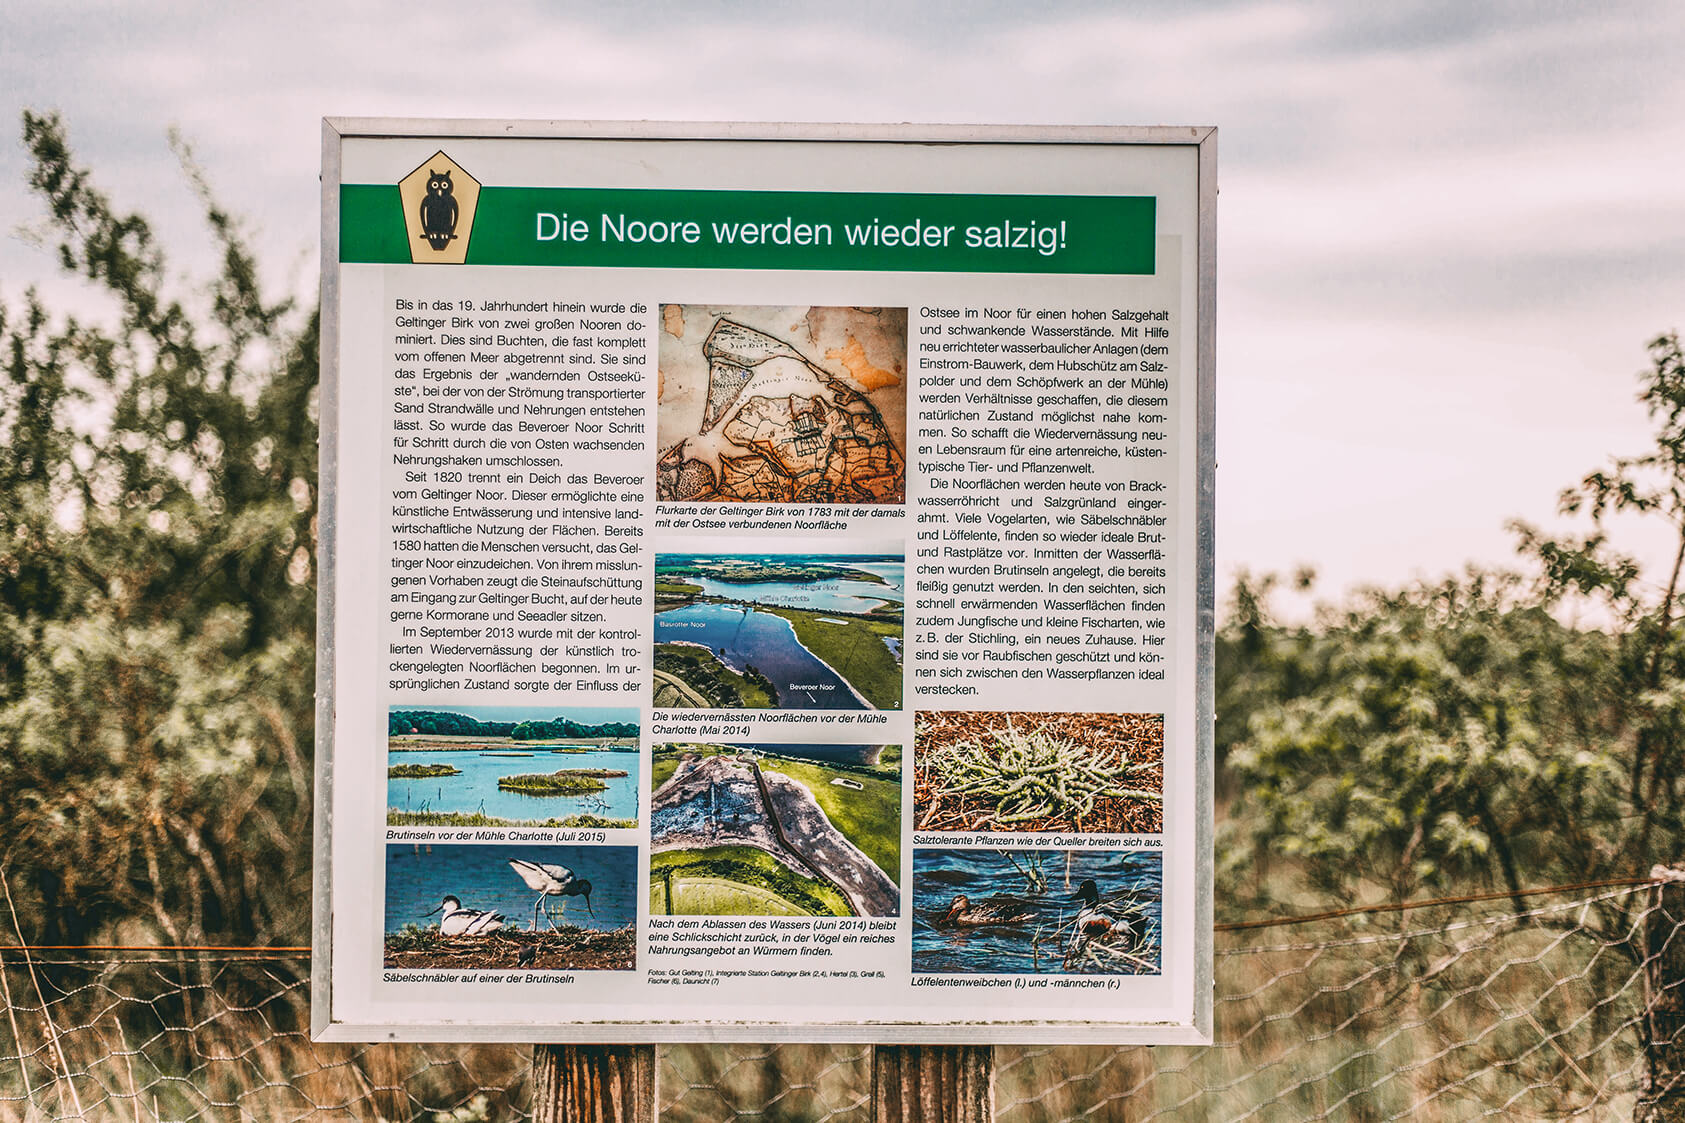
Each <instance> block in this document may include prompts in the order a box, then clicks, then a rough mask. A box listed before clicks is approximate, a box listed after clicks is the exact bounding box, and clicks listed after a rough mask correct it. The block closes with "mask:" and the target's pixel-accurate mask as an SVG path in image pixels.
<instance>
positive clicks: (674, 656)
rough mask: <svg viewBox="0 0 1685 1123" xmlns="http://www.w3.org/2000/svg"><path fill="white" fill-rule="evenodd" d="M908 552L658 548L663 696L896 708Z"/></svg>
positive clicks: (699, 702)
mask: <svg viewBox="0 0 1685 1123" xmlns="http://www.w3.org/2000/svg"><path fill="white" fill-rule="evenodd" d="M905 574H906V562H905V559H904V557H903V556H902V555H901V554H887V553H885V554H744V553H730V554H724V553H709V554H700V553H698V554H657V555H656V558H655V674H654V684H653V701H654V704H655V705H656V706H658V707H663V708H668V709H700V710H711V709H789V710H898V709H900V708H901V636H902V619H903V615H904V607H905V606H904V603H903V602H904V599H905V593H904V585H905V580H906V577H905Z"/></svg>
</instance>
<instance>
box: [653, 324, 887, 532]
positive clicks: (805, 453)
mask: <svg viewBox="0 0 1685 1123" xmlns="http://www.w3.org/2000/svg"><path fill="white" fill-rule="evenodd" d="M659 362H660V371H661V382H660V389H659V391H658V400H659V403H660V410H659V423H658V425H659V439H660V443H659V448H660V460H659V462H658V464H657V472H656V499H658V500H660V501H662V502H670V503H672V502H740V503H901V502H904V501H905V497H906V456H905V449H906V424H907V310H906V309H905V308H801V307H792V308H774V307H730V306H710V305H697V304H664V305H662V306H661V344H660V351H659Z"/></svg>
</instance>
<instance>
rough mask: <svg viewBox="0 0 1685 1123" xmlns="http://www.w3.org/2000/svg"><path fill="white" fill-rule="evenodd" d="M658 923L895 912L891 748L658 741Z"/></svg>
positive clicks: (896, 775)
mask: <svg viewBox="0 0 1685 1123" xmlns="http://www.w3.org/2000/svg"><path fill="white" fill-rule="evenodd" d="M650 777H651V781H652V783H653V784H654V786H655V792H654V795H653V796H652V798H651V801H650V803H651V807H650V913H651V915H654V916H666V915H690V916H698V915H701V916H897V915H899V914H900V911H901V890H900V888H899V884H898V882H899V878H900V871H901V748H900V746H897V745H887V746H886V745H782V744H777V745H769V744H755V745H704V744H668V745H657V746H656V747H655V750H654V756H653V766H652V768H651V773H650Z"/></svg>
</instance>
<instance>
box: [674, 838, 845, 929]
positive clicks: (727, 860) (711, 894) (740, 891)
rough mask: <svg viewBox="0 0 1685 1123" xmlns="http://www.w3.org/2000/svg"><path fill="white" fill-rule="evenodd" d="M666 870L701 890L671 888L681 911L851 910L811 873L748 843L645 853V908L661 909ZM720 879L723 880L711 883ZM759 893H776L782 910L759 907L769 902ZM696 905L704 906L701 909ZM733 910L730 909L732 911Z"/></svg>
mask: <svg viewBox="0 0 1685 1123" xmlns="http://www.w3.org/2000/svg"><path fill="white" fill-rule="evenodd" d="M668 871H671V873H672V878H673V881H674V882H675V884H677V883H680V882H691V881H696V882H700V883H702V884H703V885H704V886H707V890H706V892H700V895H699V896H697V897H693V896H692V895H691V894H690V891H689V890H688V889H675V891H674V895H675V896H676V897H677V898H678V900H677V901H676V902H675V904H676V905H678V906H679V907H680V909H681V911H683V912H684V913H686V914H688V915H693V916H695V915H702V916H713V915H722V916H778V915H794V916H801V915H808V916H852V915H854V914H853V913H852V912H851V911H850V910H849V907H848V902H847V901H846V900H844V899H843V896H842V894H840V893H838V892H837V891H836V890H835V889H833V888H831V887H830V886H829V885H826V884H825V883H824V882H823V881H816V880H814V879H813V878H811V877H804V876H802V875H801V874H799V873H796V872H794V871H793V870H791V869H789V868H788V867H787V866H785V865H784V864H783V863H781V862H779V861H778V860H777V859H776V858H774V857H773V856H772V855H770V854H768V853H766V852H765V851H763V850H756V849H755V848H754V847H752V846H711V847H709V848H707V849H706V850H667V851H663V852H661V853H659V854H654V855H651V857H650V875H649V881H650V911H651V912H652V913H655V914H660V913H662V912H665V910H666V907H667V901H666V895H665V892H664V891H663V888H662V881H663V879H664V878H665V877H666V876H667V872H668ZM714 883H725V884H714ZM763 894H770V895H771V896H772V897H774V898H776V899H777V904H778V906H779V907H780V908H781V909H783V910H789V911H788V912H782V911H781V912H769V911H765V910H766V909H768V908H769V907H770V905H771V902H768V901H767V900H766V899H765V897H764V896H763ZM699 905H703V906H707V907H708V908H709V909H710V910H712V909H715V908H719V909H721V910H724V911H720V912H714V911H707V912H704V911H702V910H701V908H699V907H697V906H699ZM733 910H736V911H733Z"/></svg>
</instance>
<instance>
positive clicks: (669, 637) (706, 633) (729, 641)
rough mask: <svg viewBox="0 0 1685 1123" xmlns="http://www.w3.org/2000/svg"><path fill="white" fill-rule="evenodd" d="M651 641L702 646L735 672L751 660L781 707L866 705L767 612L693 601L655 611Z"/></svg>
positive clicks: (785, 623)
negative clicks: (685, 604) (664, 610)
mask: <svg viewBox="0 0 1685 1123" xmlns="http://www.w3.org/2000/svg"><path fill="white" fill-rule="evenodd" d="M655 642H656V643H692V644H697V645H700V646H702V647H706V648H708V649H709V650H710V651H712V652H713V653H714V654H715V655H717V656H719V657H720V659H721V661H723V662H724V663H725V665H726V666H728V667H730V668H731V669H732V670H734V671H737V672H738V673H740V674H741V673H742V672H743V671H744V670H745V669H746V668H747V667H749V666H750V665H751V664H753V665H754V667H755V669H756V670H758V671H759V672H760V673H761V674H763V675H765V676H766V677H767V679H768V680H769V681H771V683H772V685H773V688H774V689H775V690H777V692H778V705H779V707H780V708H782V709H791V710H863V709H870V707H869V706H867V705H866V704H865V703H864V702H862V701H861V700H860V699H859V698H856V697H855V696H854V693H853V692H852V691H851V690H850V689H849V688H848V684H847V683H845V682H844V681H843V680H842V679H841V678H840V677H838V676H837V675H836V674H835V673H834V672H832V671H831V669H830V668H829V667H827V666H825V664H824V663H823V662H821V661H820V660H819V659H818V657H817V656H815V655H814V654H813V652H811V651H809V650H808V649H807V648H805V647H803V646H802V645H801V643H800V642H799V641H798V640H797V639H796V630H795V628H794V627H792V626H791V624H790V622H789V621H788V620H786V619H784V618H783V617H782V616H774V615H773V614H772V613H770V612H757V611H755V610H754V609H753V608H748V607H743V608H739V607H738V606H736V605H730V604H693V605H688V606H686V607H685V608H674V609H669V610H667V611H666V612H657V613H656V614H655Z"/></svg>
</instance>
